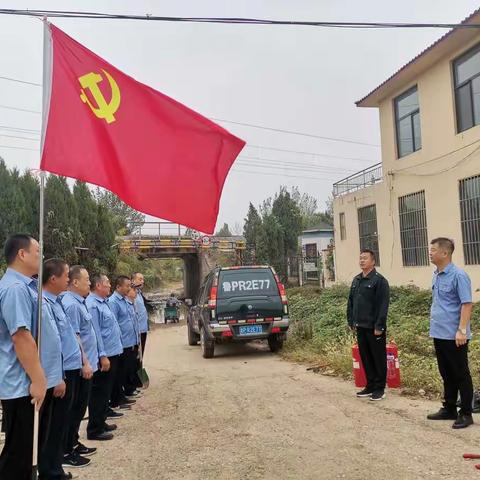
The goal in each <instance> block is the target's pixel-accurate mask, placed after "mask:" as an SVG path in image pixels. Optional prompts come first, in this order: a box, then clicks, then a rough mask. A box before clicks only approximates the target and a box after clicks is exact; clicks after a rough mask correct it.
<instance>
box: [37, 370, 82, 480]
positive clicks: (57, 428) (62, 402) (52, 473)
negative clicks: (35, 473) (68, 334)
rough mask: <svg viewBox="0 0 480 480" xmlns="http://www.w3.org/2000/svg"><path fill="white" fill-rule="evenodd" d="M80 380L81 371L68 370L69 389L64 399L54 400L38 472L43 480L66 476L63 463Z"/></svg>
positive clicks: (66, 376)
mask: <svg viewBox="0 0 480 480" xmlns="http://www.w3.org/2000/svg"><path fill="white" fill-rule="evenodd" d="M79 380H80V370H67V371H66V372H65V384H66V386H67V389H66V391H65V396H64V397H63V398H55V397H54V398H53V399H52V417H51V421H50V435H49V436H48V439H47V441H46V443H45V447H44V449H43V452H42V455H41V456H40V459H39V464H38V470H39V473H40V477H41V478H42V480H54V479H60V478H62V476H63V475H64V471H63V467H62V461H63V455H64V453H65V451H64V450H65V439H66V436H67V427H68V423H69V418H70V414H71V410H72V406H73V401H74V394H75V389H76V388H77V383H78V381H79Z"/></svg>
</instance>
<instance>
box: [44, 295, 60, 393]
mask: <svg viewBox="0 0 480 480" xmlns="http://www.w3.org/2000/svg"><path fill="white" fill-rule="evenodd" d="M45 293H46V292H43V302H42V328H41V333H42V336H41V341H40V363H41V364H42V367H43V370H44V372H45V376H46V378H47V388H53V387H56V386H57V385H58V384H60V383H61V382H62V381H63V361H62V342H61V340H60V333H59V331H58V328H57V323H56V322H55V316H54V313H53V310H52V306H51V305H50V303H49V302H48V301H46V299H45Z"/></svg>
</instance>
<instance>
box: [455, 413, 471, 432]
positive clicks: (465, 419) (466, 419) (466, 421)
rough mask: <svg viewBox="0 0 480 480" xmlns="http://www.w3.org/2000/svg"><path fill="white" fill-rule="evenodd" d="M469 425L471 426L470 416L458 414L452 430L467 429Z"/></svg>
mask: <svg viewBox="0 0 480 480" xmlns="http://www.w3.org/2000/svg"><path fill="white" fill-rule="evenodd" d="M470 425H473V418H472V415H471V414H470V415H469V414H464V413H460V414H459V415H458V417H457V419H456V420H455V422H454V424H453V425H452V428H455V429H457V428H467V427H469V426H470Z"/></svg>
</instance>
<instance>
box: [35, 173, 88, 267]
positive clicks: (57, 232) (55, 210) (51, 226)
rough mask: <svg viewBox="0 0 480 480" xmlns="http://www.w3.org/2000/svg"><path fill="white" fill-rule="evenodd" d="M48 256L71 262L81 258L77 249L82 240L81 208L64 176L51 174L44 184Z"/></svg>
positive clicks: (45, 239)
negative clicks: (79, 212)
mask: <svg viewBox="0 0 480 480" xmlns="http://www.w3.org/2000/svg"><path fill="white" fill-rule="evenodd" d="M44 242H45V246H44V248H45V257H46V258H48V257H60V258H63V259H65V260H66V261H67V262H68V263H70V264H75V263H77V262H78V260H79V256H78V252H77V250H76V249H75V247H77V246H81V245H82V243H83V239H82V237H81V234H80V228H79V224H78V207H77V205H76V203H75V199H74V197H73V195H72V192H71V191H70V189H69V188H68V184H67V180H66V179H65V178H64V177H57V176H56V175H50V176H49V177H48V179H47V182H46V185H45V234H44Z"/></svg>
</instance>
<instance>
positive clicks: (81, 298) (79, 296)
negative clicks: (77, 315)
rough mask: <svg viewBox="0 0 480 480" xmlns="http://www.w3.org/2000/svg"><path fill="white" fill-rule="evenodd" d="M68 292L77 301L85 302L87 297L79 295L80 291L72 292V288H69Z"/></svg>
mask: <svg viewBox="0 0 480 480" xmlns="http://www.w3.org/2000/svg"><path fill="white" fill-rule="evenodd" d="M68 293H69V294H70V295H71V296H72V297H73V298H74V299H75V300H77V302H80V303H85V299H84V298H83V297H82V296H81V295H79V294H78V293H75V292H72V291H71V290H68Z"/></svg>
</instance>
